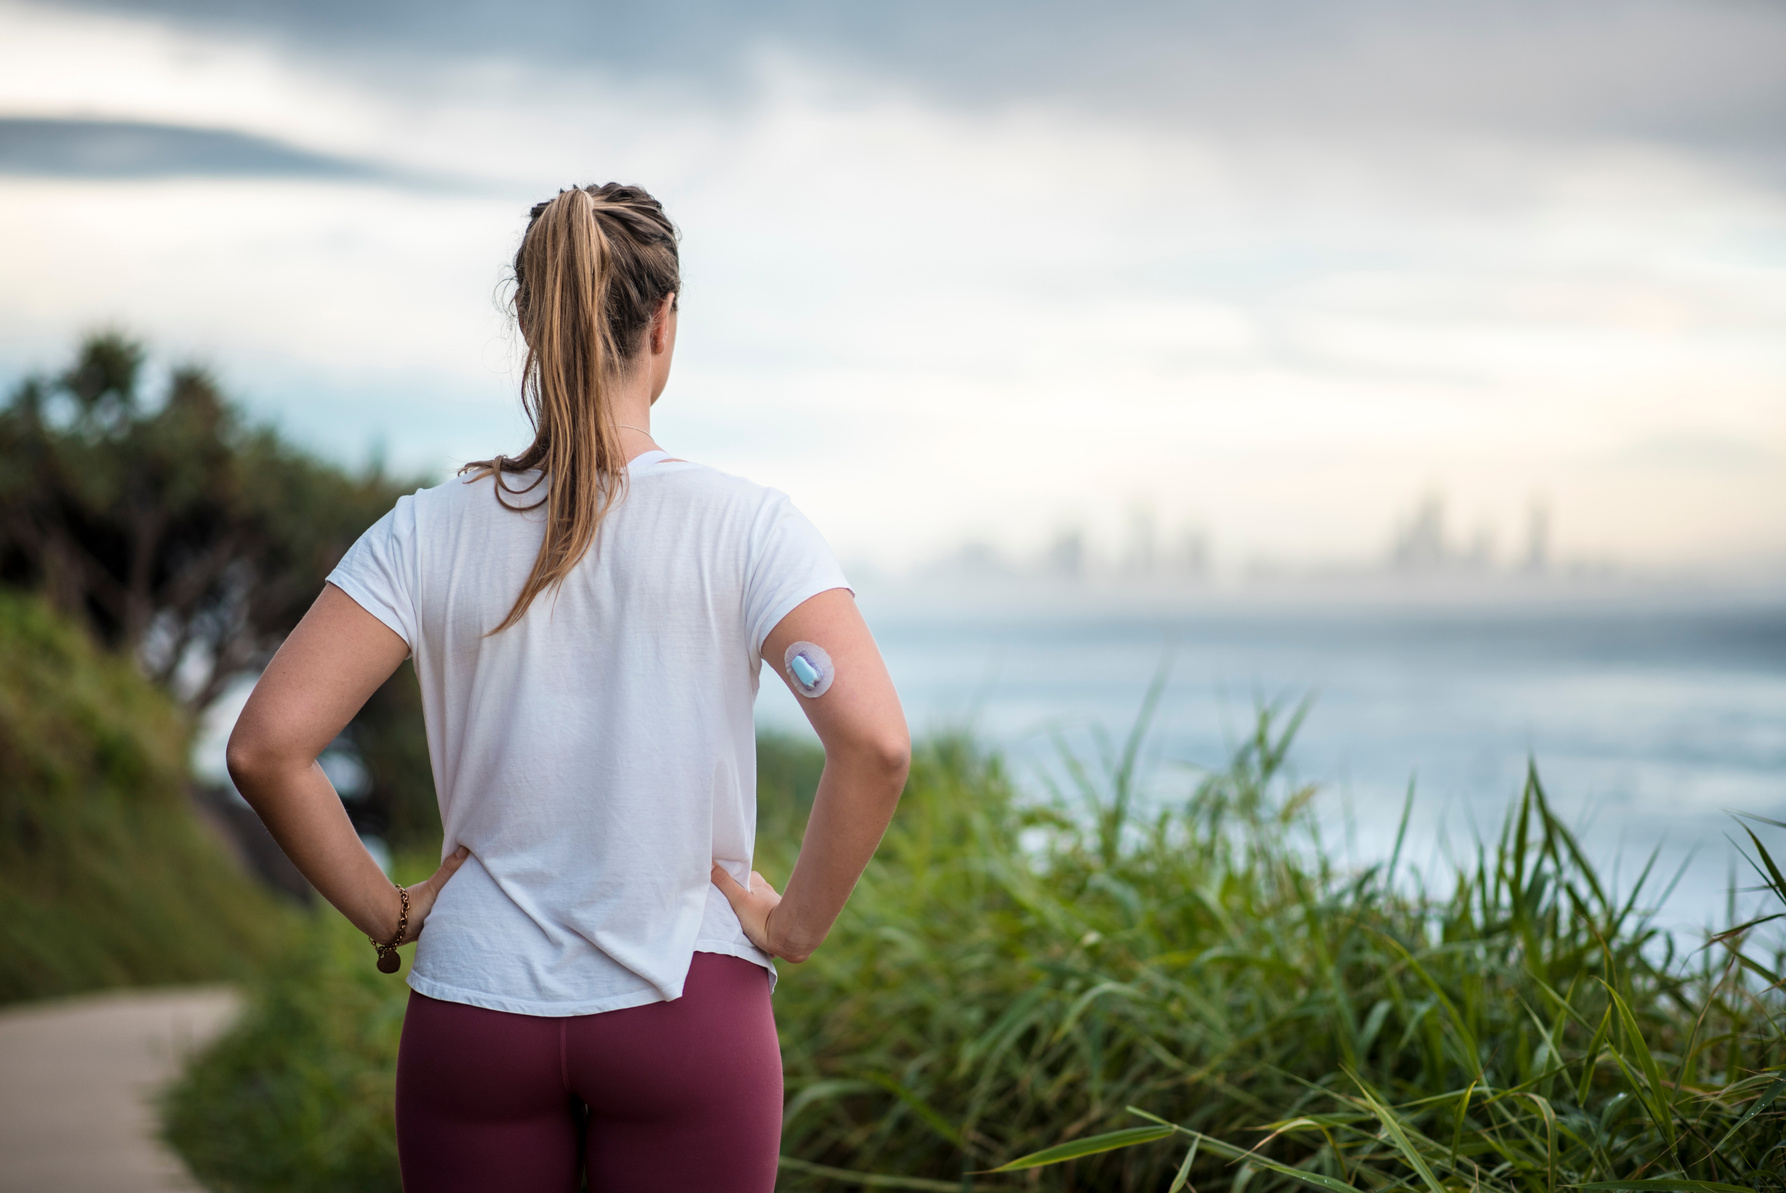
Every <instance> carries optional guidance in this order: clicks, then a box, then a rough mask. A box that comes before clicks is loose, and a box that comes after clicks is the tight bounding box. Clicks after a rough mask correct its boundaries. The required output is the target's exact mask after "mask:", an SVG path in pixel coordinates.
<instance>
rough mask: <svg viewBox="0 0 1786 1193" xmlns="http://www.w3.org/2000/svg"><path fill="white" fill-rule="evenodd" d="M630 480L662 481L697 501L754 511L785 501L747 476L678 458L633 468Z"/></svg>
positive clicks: (655, 461) (673, 457) (665, 457)
mask: <svg viewBox="0 0 1786 1193" xmlns="http://www.w3.org/2000/svg"><path fill="white" fill-rule="evenodd" d="M630 480H631V481H632V482H633V483H635V484H638V483H640V482H644V483H647V484H650V483H655V482H657V481H660V480H661V481H662V482H664V483H665V485H666V487H668V488H671V489H676V490H681V491H683V492H685V493H687V494H689V495H690V496H691V497H694V498H696V499H699V500H703V501H708V502H712V503H715V504H722V505H737V506H746V507H749V508H753V509H754V508H756V507H758V506H761V505H762V504H763V503H765V502H767V501H774V500H778V499H779V500H786V497H785V496H784V495H783V494H782V493H781V492H780V491H779V490H776V489H772V488H770V487H768V486H767V485H762V484H758V483H757V482H756V481H753V480H751V479H750V478H749V477H743V476H738V475H736V474H735V473H731V472H726V471H725V470H724V469H721V468H715V467H714V466H713V465H711V464H703V463H700V462H699V461H695V460H689V459H686V458H684V457H681V456H668V455H666V456H660V457H658V458H656V459H654V460H653V461H651V463H650V464H649V466H648V467H646V468H643V469H641V468H638V467H636V466H635V467H634V468H633V469H632V476H631V477H630Z"/></svg>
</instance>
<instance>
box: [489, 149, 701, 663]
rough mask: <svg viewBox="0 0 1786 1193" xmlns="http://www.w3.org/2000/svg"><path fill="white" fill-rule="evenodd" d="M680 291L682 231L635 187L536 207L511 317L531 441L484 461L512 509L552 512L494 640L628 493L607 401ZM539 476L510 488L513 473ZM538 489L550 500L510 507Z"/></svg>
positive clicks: (589, 543) (612, 186) (583, 549)
mask: <svg viewBox="0 0 1786 1193" xmlns="http://www.w3.org/2000/svg"><path fill="white" fill-rule="evenodd" d="M681 288H682V279H681V272H680V263H679V260H678V257H677V253H676V228H675V226H674V225H673V224H671V223H670V220H669V217H668V216H666V215H665V214H664V209H663V206H662V204H660V203H659V202H658V201H657V200H656V199H654V198H652V197H651V196H650V195H649V194H647V193H646V192H645V191H644V190H642V189H641V188H639V187H636V186H622V185H620V184H619V183H617V182H610V183H608V184H607V185H606V186H599V187H596V186H591V187H572V188H571V189H570V190H563V191H559V192H558V196H557V197H556V198H553V199H548V200H547V201H546V202H544V203H536V204H535V205H534V207H533V211H532V214H531V218H530V219H529V221H528V224H527V233H526V235H525V236H523V237H522V238H521V248H520V250H519V251H517V252H516V253H515V291H514V299H513V305H514V312H515V319H516V321H517V322H518V323H519V324H520V327H521V336H522V338H523V339H524V340H525V341H526V342H527V357H526V361H525V362H524V364H523V365H522V370H521V404H522V406H523V407H525V409H526V411H527V418H528V420H529V421H530V422H531V423H532V424H533V443H532V445H530V446H529V447H528V449H527V450H526V451H524V452H522V453H521V454H520V455H519V456H516V457H515V458H513V459H509V458H507V457H504V456H497V457H496V458H495V459H492V460H477V461H474V462H472V463H470V464H467V465H466V466H465V467H464V468H463V469H461V470H460V471H461V472H467V471H472V470H485V471H488V472H490V473H491V474H492V475H493V476H494V478H495V482H496V500H497V501H499V502H501V503H502V505H503V506H505V507H506V508H509V509H519V508H526V509H537V508H539V506H540V505H544V506H545V507H546V539H545V541H544V542H543V543H541V544H540V553H539V556H538V558H536V559H535V560H534V561H533V570H532V571H531V572H529V573H528V576H527V583H525V584H524V585H522V586H521V593H520V595H519V596H517V597H516V598H515V604H514V607H513V608H511V609H510V610H509V612H508V616H507V617H505V618H503V619H502V624H501V625H499V626H497V627H496V629H494V630H491V631H490V632H491V633H498V632H500V631H502V630H506V629H508V628H509V627H510V626H512V625H514V624H515V623H516V622H517V621H520V620H521V617H522V615H523V614H525V613H526V612H527V609H528V607H529V606H530V605H532V604H533V599H534V598H535V597H537V596H538V595H539V594H540V593H541V592H543V591H545V590H546V589H548V588H551V587H554V586H556V585H557V584H559V583H561V582H562V581H563V580H564V577H565V576H566V575H567V574H569V572H570V570H571V568H573V567H575V566H576V565H577V563H578V561H579V560H581V559H582V558H583V556H584V555H586V554H588V553H589V550H590V548H591V547H593V546H594V544H595V535H596V530H597V528H598V527H599V526H600V525H601V520H602V518H603V516H604V515H606V513H607V512H608V511H609V510H610V509H612V508H613V505H614V503H615V502H616V501H618V500H620V498H621V496H622V495H623V494H624V491H625V487H626V457H625V455H624V454H623V453H622V451H621V447H620V433H619V429H618V428H617V427H616V426H615V425H614V411H613V409H612V408H611V406H610V404H609V403H610V398H609V394H610V393H611V392H612V386H613V384H614V382H615V380H616V379H617V378H618V377H619V375H620V374H621V373H622V372H624V370H625V369H626V367H627V365H628V364H629V363H630V362H631V361H632V359H633V358H634V357H635V356H637V355H638V352H639V349H640V347H641V346H642V345H643V343H644V339H645V333H646V330H647V329H648V328H649V327H650V326H651V322H652V320H653V318H655V317H656V315H657V313H658V311H659V309H660V308H661V307H662V305H663V301H664V299H666V298H672V299H673V296H674V295H676V294H677V292H678V291H680V289H681ZM529 469H538V470H539V471H540V476H539V477H536V478H535V479H534V481H533V483H532V484H530V485H527V486H526V487H525V488H521V489H510V488H509V487H508V485H507V483H506V482H505V481H504V479H503V477H504V474H505V473H509V472H525V471H527V470H529ZM541 480H545V481H546V482H547V487H546V494H545V496H544V497H542V498H540V500H539V501H537V502H535V503H534V504H533V505H531V506H526V507H520V506H511V505H509V503H508V499H507V498H508V495H509V494H511V493H526V492H529V491H531V490H532V489H533V488H534V487H535V486H537V485H538V484H539V483H540V481H541Z"/></svg>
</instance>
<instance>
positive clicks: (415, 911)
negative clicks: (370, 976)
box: [402, 845, 471, 944]
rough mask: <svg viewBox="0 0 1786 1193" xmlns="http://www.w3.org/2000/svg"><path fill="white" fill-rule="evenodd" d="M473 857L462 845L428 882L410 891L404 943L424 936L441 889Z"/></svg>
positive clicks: (448, 856) (429, 877)
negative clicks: (425, 924) (424, 929)
mask: <svg viewBox="0 0 1786 1193" xmlns="http://www.w3.org/2000/svg"><path fill="white" fill-rule="evenodd" d="M470 856H471V850H469V849H467V848H466V847H465V846H463V845H461V846H459V848H457V849H455V850H453V852H452V853H450V854H448V855H447V858H446V860H445V861H444V862H441V863H440V868H439V869H438V870H436V871H434V873H432V874H430V875H429V876H428V879H427V881H426V882H418V883H416V884H415V885H414V886H412V887H407V888H405V889H407V890H408V891H409V929H408V931H406V932H405V933H404V934H403V941H402V943H404V944H408V943H409V942H410V941H412V940H414V939H415V938H416V937H418V936H420V935H421V934H422V925H423V924H424V923H426V922H427V919H428V913H429V912H431V911H433V910H434V901H435V900H436V899H438V898H440V888H441V887H444V886H445V885H446V884H447V879H449V878H451V877H452V876H453V875H455V874H457V873H458V872H459V867H460V866H463V865H464V864H465V859H466V858H468V857H470Z"/></svg>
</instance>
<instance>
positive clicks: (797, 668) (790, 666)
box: [784, 642, 837, 700]
mask: <svg viewBox="0 0 1786 1193" xmlns="http://www.w3.org/2000/svg"><path fill="white" fill-rule="evenodd" d="M784 662H785V664H786V670H787V675H788V678H789V679H790V680H792V681H793V683H794V690H795V691H796V692H798V693H800V694H801V695H802V696H805V697H806V698H807V699H809V700H810V699H815V698H817V697H819V696H823V695H824V694H825V693H826V692H828V691H830V690H831V680H832V679H833V678H835V676H836V674H837V672H836V671H835V670H833V668H832V666H831V656H830V655H828V654H826V653H825V648H824V647H822V646H814V645H813V644H812V643H810V642H796V643H794V644H793V645H792V646H790V647H788V653H787V657H786V659H785V660H784Z"/></svg>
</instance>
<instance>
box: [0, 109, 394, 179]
mask: <svg viewBox="0 0 1786 1193" xmlns="http://www.w3.org/2000/svg"><path fill="white" fill-rule="evenodd" d="M0 174H24V175H31V176H36V177H49V178H180V177H186V178H194V177H246V176H254V177H262V178H332V179H343V180H349V179H351V180H359V181H364V180H369V179H386V178H391V177H392V174H391V172H390V171H388V170H385V169H383V168H381V167H379V166H376V165H373V164H371V163H367V162H360V161H355V160H353V159H351V158H345V157H337V156H334V155H331V154H323V153H312V152H310V151H308V150H304V149H298V148H296V147H294V146H291V145H287V144H285V143H283V142H281V141H278V140H275V139H273V138H271V137H256V136H251V135H249V134H247V133H239V132H234V131H231V130H229V129H217V128H191V127H187V126H183V125H177V124H148V123H140V122H133V121H124V120H66V119H64V120H58V119H45V118H31V117H22V118H21V117H12V118H6V117H0Z"/></svg>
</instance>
